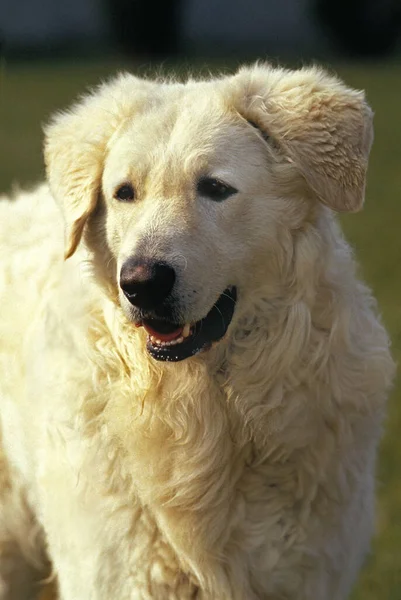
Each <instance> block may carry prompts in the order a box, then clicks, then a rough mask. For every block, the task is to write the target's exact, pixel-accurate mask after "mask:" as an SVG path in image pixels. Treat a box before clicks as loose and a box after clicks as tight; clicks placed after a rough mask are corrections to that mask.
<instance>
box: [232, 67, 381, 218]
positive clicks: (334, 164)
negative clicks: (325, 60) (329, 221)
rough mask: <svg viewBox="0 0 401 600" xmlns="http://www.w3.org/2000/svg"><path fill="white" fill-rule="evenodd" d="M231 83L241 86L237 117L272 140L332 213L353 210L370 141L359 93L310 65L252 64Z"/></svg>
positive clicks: (367, 113) (360, 195)
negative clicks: (292, 67)
mask: <svg viewBox="0 0 401 600" xmlns="http://www.w3.org/2000/svg"><path fill="white" fill-rule="evenodd" d="M234 79H237V82H238V83H237V85H238V84H239V86H240V89H241V88H242V100H241V103H242V114H243V116H245V118H247V119H248V120H251V121H253V123H255V124H256V125H257V126H258V127H259V128H260V129H261V130H262V131H263V132H264V134H265V135H268V136H272V138H273V140H274V141H275V144H276V145H277V146H278V149H279V151H281V153H282V154H283V155H284V157H285V158H286V160H287V161H289V162H291V163H293V164H294V166H295V167H296V168H297V169H298V171H299V172H300V173H301V174H302V175H303V177H304V178H305V180H306V182H307V184H308V186H309V188H310V190H311V192H312V193H313V195H314V196H315V197H316V198H317V199H318V200H320V201H321V202H323V203H324V204H326V205H327V206H329V207H330V208H332V209H333V210H336V211H341V212H344V211H351V212H354V211H357V210H359V209H360V208H361V207H362V205H363V202H364V196H365V179H366V170H367V165H368V157H369V152H370V148H371V145H372V141H373V126H372V117H373V113H372V111H371V109H370V108H369V106H368V104H367V103H366V101H365V96H364V93H363V92H359V91H355V90H351V89H349V88H347V87H345V85H343V84H342V83H341V82H340V81H339V80H338V79H336V78H335V77H333V76H330V75H328V74H326V73H324V72H323V71H322V70H320V69H318V68H315V67H312V68H304V69H300V70H298V71H288V70H285V69H273V68H272V67H269V66H267V65H266V66H256V67H254V68H251V69H249V68H245V69H242V70H241V71H240V72H239V73H238V74H237V75H236V76H235V77H234ZM240 89H238V88H237V90H236V94H237V102H238V100H239V95H240V93H241V92H240ZM240 112H241V109H240Z"/></svg>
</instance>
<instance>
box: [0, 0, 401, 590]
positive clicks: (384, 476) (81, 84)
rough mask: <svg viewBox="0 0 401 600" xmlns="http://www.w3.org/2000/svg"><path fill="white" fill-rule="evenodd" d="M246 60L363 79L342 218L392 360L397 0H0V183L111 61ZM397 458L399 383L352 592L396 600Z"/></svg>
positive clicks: (160, 64) (144, 67)
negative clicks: (368, 535)
mask: <svg viewBox="0 0 401 600" xmlns="http://www.w3.org/2000/svg"><path fill="white" fill-rule="evenodd" d="M255 59H265V60H266V59H267V60H269V61H271V62H273V63H277V62H279V63H283V64H285V65H287V66H300V65H303V64H308V63H310V62H314V63H316V62H317V63H321V64H323V65H325V66H326V67H328V68H329V69H330V70H332V71H336V72H337V73H338V74H339V75H340V77H342V78H343V79H344V80H345V81H346V82H347V83H348V84H349V85H351V86H353V87H356V88H359V89H365V90H366V93H367V97H368V100H369V102H370V104H371V105H372V107H373V109H374V111H375V143H374V146H373V151H372V155H371V161H370V170H369V177H368V187H367V202H366V205H365V209H364V211H363V212H362V213H359V214H356V215H350V216H346V217H342V222H343V226H344V229H345V231H346V234H347V236H348V239H349V240H350V242H351V244H352V245H353V247H354V248H355V252H356V254H357V256H358V259H359V262H360V264H361V274H362V276H363V277H364V278H365V280H367V281H368V283H369V284H370V285H371V286H372V287H373V289H374V292H375V294H376V296H377V298H378V300H379V304H380V307H381V310H382V313H383V318H384V321H385V323H386V325H387V327H388V329H389V331H390V334H391V336H392V340H393V348H394V354H395V358H396V360H397V361H398V360H399V359H400V356H401V273H400V270H399V268H398V265H399V263H400V259H401V235H400V229H401V0H280V2H278V1H275V0H247V1H245V0H69V1H68V2H61V1H57V0H0V193H1V192H9V191H11V190H12V189H16V188H17V187H18V186H23V187H27V186H31V185H32V184H33V183H34V182H35V181H38V180H40V179H41V178H43V164H42V154H41V144H42V131H41V129H42V125H43V124H44V123H45V122H46V121H47V120H48V118H49V115H50V114H51V113H52V112H53V111H54V110H57V109H60V108H63V107H65V106H66V105H68V104H69V103H70V102H71V101H72V100H73V99H74V98H76V96H77V95H78V94H81V93H82V92H84V91H85V90H86V89H87V88H88V87H90V86H92V85H94V84H96V83H98V82H99V81H100V80H102V79H104V78H107V77H108V76H110V75H112V74H113V73H115V72H116V71H118V70H130V71H132V72H135V73H136V74H139V75H152V74H154V73H155V72H156V73H168V72H170V71H171V70H173V71H174V72H178V73H179V74H184V73H186V72H188V71H191V72H192V73H194V72H195V73H196V72H198V71H203V72H205V71H206V72H214V71H231V70H234V69H235V68H236V66H237V65H238V64H239V63H242V62H249V61H251V60H255ZM0 259H1V257H0ZM400 465H401V385H400V384H398V385H397V386H396V388H395V390H394V393H393V394H392V397H391V400H390V405H389V415H388V419H387V422H386V424H385V435H384V438H383V443H382V446H381V452H380V461H379V469H378V486H377V489H378V510H377V536H376V539H375V542H374V544H373V547H372V552H371V555H370V556H369V558H368V560H367V561H366V565H365V568H364V571H363V573H362V575H361V577H360V579H359V581H358V584H357V586H356V589H355V591H354V594H353V596H352V600H401V468H400ZM311 600H319V599H318V598H314V599H312V598H311Z"/></svg>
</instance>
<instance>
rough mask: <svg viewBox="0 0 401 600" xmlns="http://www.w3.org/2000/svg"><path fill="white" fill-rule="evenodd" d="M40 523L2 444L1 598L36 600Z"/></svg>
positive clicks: (0, 457) (0, 519) (0, 502)
mask: <svg viewBox="0 0 401 600" xmlns="http://www.w3.org/2000/svg"><path fill="white" fill-rule="evenodd" d="M37 534H38V527H37V525H36V523H35V520H34V517H33V515H32V513H31V511H30V510H29V508H28V505H27V503H26V499H25V497H24V493H23V490H22V487H21V486H20V485H19V482H18V478H15V479H14V477H13V476H12V475H11V470H10V468H9V465H8V463H7V460H6V457H5V455H4V453H3V451H2V448H1V445H0V600H32V599H33V598H35V596H36V594H37V591H38V589H39V588H38V587H37V586H38V584H37V581H38V579H39V578H40V577H43V573H41V563H40V550H39V549H37V545H38V535H37Z"/></svg>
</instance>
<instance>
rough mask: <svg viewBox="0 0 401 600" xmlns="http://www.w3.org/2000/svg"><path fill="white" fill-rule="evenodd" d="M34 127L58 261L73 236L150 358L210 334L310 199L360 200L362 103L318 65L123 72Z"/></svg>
mask: <svg viewBox="0 0 401 600" xmlns="http://www.w3.org/2000/svg"><path fill="white" fill-rule="evenodd" d="M46 133H47V137H46V147H45V156H46V164H47V169H48V179H49V182H50V186H51V189H52V192H53V194H54V196H55V198H56V200H57V202H58V203H59V204H60V205H61V207H62V210H63V213H64V217H65V223H66V257H69V256H71V255H72V254H73V253H74V251H75V250H76V248H77V246H78V244H79V241H80V239H81V236H82V234H83V233H84V234H85V241H86V244H87V245H88V247H89V248H90V249H91V250H92V251H93V255H94V260H95V262H96V264H97V267H98V268H99V265H100V268H101V270H102V272H103V274H104V276H105V277H106V278H107V279H108V281H109V282H111V284H112V285H114V286H115V289H118V293H119V301H120V303H121V305H122V308H123V309H124V311H125V314H126V316H127V318H128V319H129V320H131V321H132V323H133V324H136V325H143V326H144V327H145V329H146V330H147V332H148V343H147V349H148V351H149V352H150V354H151V355H152V356H153V357H154V358H156V359H159V360H171V361H175V360H182V359H184V358H188V357H190V356H192V355H194V354H196V353H197V352H199V351H200V350H205V349H207V348H209V347H210V346H211V344H212V343H213V342H215V341H217V340H219V339H221V338H222V337H223V336H224V335H225V333H226V331H227V329H228V327H229V325H230V322H231V320H232V318H233V315H234V312H235V310H236V303H237V302H238V303H240V302H241V301H242V299H244V298H246V297H247V296H248V297H249V295H252V294H253V293H254V292H255V290H256V289H257V287H258V286H259V287H260V286H261V285H263V283H264V281H265V280H266V278H267V277H268V273H269V262H272V263H273V262H274V260H275V255H276V254H277V248H279V247H281V249H282V248H283V245H285V244H284V242H283V235H284V237H285V236H286V235H287V237H289V238H291V232H294V231H297V230H299V229H300V228H302V226H303V223H304V222H305V220H306V219H308V218H309V219H310V215H311V214H314V213H315V212H316V211H318V210H319V208H318V207H319V205H320V204H322V203H323V204H325V205H326V206H328V207H329V208H331V209H333V210H335V211H356V210H358V209H360V208H361V206H362V204H363V200H364V187H365V175H366V168H367V161H368V155H369V151H370V146H371V142H372V114H371V111H370V109H369V107H368V106H367V104H366V102H365V100H364V95H363V94H362V93H361V92H356V91H353V90H350V89H348V88H346V87H345V86H344V85H342V84H341V83H340V82H339V81H338V80H337V79H335V78H334V77H331V76H328V75H327V74H325V73H323V72H322V71H321V70H319V69H316V68H310V69H301V70H299V71H287V70H283V69H274V68H271V67H269V66H255V67H252V68H244V69H241V70H240V71H239V72H238V73H237V74H236V75H234V76H230V77H225V78H221V79H216V80H211V81H198V82H195V81H189V82H187V83H186V84H181V83H171V82H151V81H146V80H140V79H137V78H135V77H133V76H131V75H123V76H120V77H119V78H118V79H116V80H114V81H112V82H111V83H109V84H106V85H104V86H103V87H101V88H99V89H98V90H96V91H95V93H94V94H93V95H91V96H89V97H88V98H86V99H85V100H84V101H83V102H81V103H80V104H78V105H77V106H75V107H73V108H72V110H71V111H69V112H67V113H63V114H61V115H58V116H56V117H55V119H54V120H53V122H52V123H51V124H50V125H49V127H48V128H47V132H46ZM290 252H291V250H290V249H289V250H288V254H289V255H290ZM290 258H291V257H290V256H288V260H290Z"/></svg>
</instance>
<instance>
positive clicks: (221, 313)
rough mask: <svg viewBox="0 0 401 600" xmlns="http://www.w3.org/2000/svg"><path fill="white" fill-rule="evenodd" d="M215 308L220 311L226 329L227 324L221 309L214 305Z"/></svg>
mask: <svg viewBox="0 0 401 600" xmlns="http://www.w3.org/2000/svg"><path fill="white" fill-rule="evenodd" d="M214 308H217V310H218V311H219V313H220V316H221V320H222V321H223V326H224V327H225V326H226V322H225V320H224V316H223V313H222V312H221V310H220V309H219V307H218V306H217V304H215V305H214Z"/></svg>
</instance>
